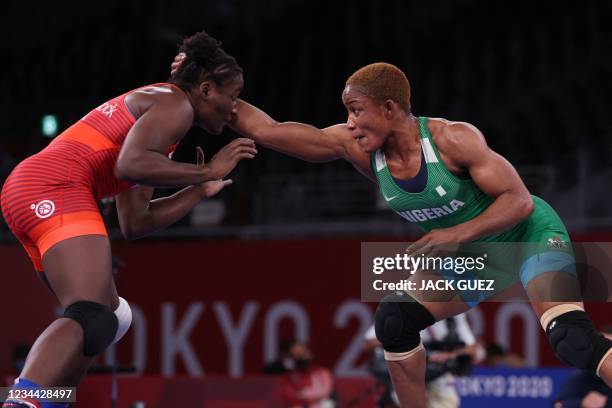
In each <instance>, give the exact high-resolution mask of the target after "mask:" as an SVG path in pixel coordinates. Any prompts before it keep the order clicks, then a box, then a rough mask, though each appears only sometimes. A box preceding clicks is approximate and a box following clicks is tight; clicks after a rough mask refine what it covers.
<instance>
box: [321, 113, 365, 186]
mask: <svg viewBox="0 0 612 408" xmlns="http://www.w3.org/2000/svg"><path fill="white" fill-rule="evenodd" d="M323 132H324V133H325V135H326V136H327V137H333V138H334V139H336V140H337V142H338V148H339V149H340V151H339V154H340V155H341V156H342V157H343V158H344V159H345V160H347V161H349V162H350V163H351V164H352V165H353V166H355V168H357V170H359V171H360V172H361V173H362V174H363V175H365V176H366V177H368V178H370V179H373V178H374V176H373V175H372V172H371V170H370V155H369V154H368V153H366V152H365V151H364V150H363V149H362V148H361V147H359V145H358V144H357V141H356V140H355V138H354V137H353V135H352V134H351V131H350V130H349V128H348V126H347V125H346V124H345V123H342V124H338V125H334V126H330V127H328V128H325V129H323Z"/></svg>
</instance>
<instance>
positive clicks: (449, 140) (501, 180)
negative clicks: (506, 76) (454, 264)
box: [443, 123, 533, 241]
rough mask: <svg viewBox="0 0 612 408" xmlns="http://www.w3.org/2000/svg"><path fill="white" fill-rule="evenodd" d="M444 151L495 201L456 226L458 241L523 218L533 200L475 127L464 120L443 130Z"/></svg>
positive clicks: (508, 165)
mask: <svg viewBox="0 0 612 408" xmlns="http://www.w3.org/2000/svg"><path fill="white" fill-rule="evenodd" d="M443 132H444V133H443V137H444V139H445V145H446V146H445V148H444V150H445V152H444V153H445V154H446V155H447V157H449V158H450V159H451V160H452V161H453V162H454V163H457V164H458V165H459V166H460V167H463V168H466V169H467V170H468V171H469V173H470V176H471V177H472V180H474V183H476V185H477V186H478V187H479V188H480V189H481V190H482V191H483V192H484V193H485V194H487V195H488V196H490V197H493V198H494V199H495V201H494V202H493V203H492V204H491V205H490V206H489V207H488V208H487V209H486V210H485V211H484V212H483V213H482V214H480V215H479V216H477V217H475V218H473V219H471V220H470V221H467V222H465V223H463V224H460V225H457V226H456V227H453V228H456V229H458V230H459V231H460V234H459V235H460V236H461V237H462V241H472V240H475V239H478V238H481V237H484V236H488V235H492V234H496V233H499V232H502V231H505V230H507V229H509V228H511V227H512V226H514V225H516V224H518V223H519V222H521V221H523V220H524V219H525V218H527V217H528V216H529V215H530V214H531V212H532V211H533V200H532V198H531V195H530V194H529V191H528V190H527V187H525V184H523V181H522V180H521V178H520V176H519V175H518V173H517V172H516V170H515V169H514V167H513V166H512V165H511V164H510V163H509V162H508V161H507V160H506V159H504V158H503V157H502V156H500V155H499V154H497V153H495V152H494V151H493V150H491V149H490V148H489V146H488V145H487V143H486V141H485V139H484V136H483V135H482V133H480V131H479V130H478V129H476V128H475V127H474V126H472V125H469V124H467V123H455V124H451V125H448V126H447V127H446V128H445V130H444V131H443Z"/></svg>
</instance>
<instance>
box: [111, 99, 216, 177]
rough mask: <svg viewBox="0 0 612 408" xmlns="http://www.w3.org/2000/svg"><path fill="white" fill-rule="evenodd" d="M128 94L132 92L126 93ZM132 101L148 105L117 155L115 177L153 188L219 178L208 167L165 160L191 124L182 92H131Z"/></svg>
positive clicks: (191, 115)
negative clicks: (142, 93)
mask: <svg viewBox="0 0 612 408" xmlns="http://www.w3.org/2000/svg"><path fill="white" fill-rule="evenodd" d="M130 96H132V95H130ZM130 102H132V103H133V104H148V105H149V106H148V107H147V109H146V111H145V112H144V113H143V114H142V116H140V117H139V118H138V120H137V121H136V123H135V124H134V126H132V128H131V129H130V131H129V133H128V135H127V137H126V139H125V142H124V143H123V146H122V148H121V152H120V153H119V157H118V158H117V164H116V166H115V174H116V176H117V177H118V178H120V179H123V180H129V181H131V182H133V183H136V184H143V185H148V186H153V187H177V186H186V185H192V184H199V183H202V182H205V181H208V180H215V179H218V178H220V176H219V175H216V174H212V173H213V172H212V170H211V169H209V168H201V167H198V166H196V165H194V164H189V163H178V162H173V161H172V160H169V159H168V157H167V156H166V150H167V149H168V147H169V146H171V145H173V144H175V143H177V142H178V141H179V140H180V139H181V138H182V137H183V136H184V135H185V133H187V131H188V130H189V129H190V128H191V126H192V123H193V109H192V108H191V105H190V103H189V101H188V100H187V99H186V97H185V96H184V95H180V94H178V93H176V91H175V92H174V93H169V92H165V93H157V94H154V95H151V94H146V95H134V98H132V100H130Z"/></svg>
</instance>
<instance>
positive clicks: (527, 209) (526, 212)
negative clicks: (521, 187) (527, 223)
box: [520, 195, 534, 220]
mask: <svg viewBox="0 0 612 408" xmlns="http://www.w3.org/2000/svg"><path fill="white" fill-rule="evenodd" d="M533 208H534V204H533V198H532V197H531V195H527V197H525V198H523V199H522V200H521V204H520V213H521V220H524V219H526V218H528V217H529V216H530V215H531V213H533Z"/></svg>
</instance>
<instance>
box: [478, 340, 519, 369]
mask: <svg viewBox="0 0 612 408" xmlns="http://www.w3.org/2000/svg"><path fill="white" fill-rule="evenodd" d="M486 354H487V355H486V357H485V359H484V361H483V362H482V365H484V366H487V367H500V366H501V367H513V368H516V367H525V366H526V364H525V360H523V358H522V357H521V356H519V355H518V354H513V353H507V352H506V351H505V350H504V348H503V347H502V346H500V345H499V344H497V343H489V344H487V347H486Z"/></svg>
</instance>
